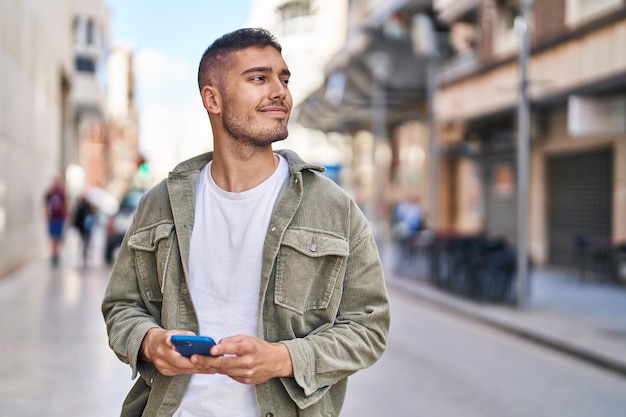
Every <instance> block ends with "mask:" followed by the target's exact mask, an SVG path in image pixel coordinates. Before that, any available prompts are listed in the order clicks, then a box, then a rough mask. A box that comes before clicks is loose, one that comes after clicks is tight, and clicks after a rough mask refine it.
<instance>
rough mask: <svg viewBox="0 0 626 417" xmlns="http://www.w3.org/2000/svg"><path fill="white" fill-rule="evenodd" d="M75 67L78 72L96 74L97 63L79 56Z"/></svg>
mask: <svg viewBox="0 0 626 417" xmlns="http://www.w3.org/2000/svg"><path fill="white" fill-rule="evenodd" d="M74 65H75V67H76V71H80V72H96V63H95V62H94V60H93V59H91V58H87V57H84V56H77V57H76V60H75V62H74Z"/></svg>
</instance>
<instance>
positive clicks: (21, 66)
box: [0, 0, 74, 276]
mask: <svg viewBox="0 0 626 417" xmlns="http://www.w3.org/2000/svg"><path fill="white" fill-rule="evenodd" d="M73 15H74V10H73V2H72V1H43V0H41V1H31V2H15V1H11V0H0V276H2V275H4V274H5V273H7V272H8V271H10V270H12V269H14V268H17V267H18V266H20V265H21V264H22V263H23V262H24V261H25V260H26V259H29V258H30V257H32V256H34V255H35V254H37V253H38V252H39V251H41V250H42V249H43V248H46V249H47V244H48V241H47V237H46V235H45V234H46V228H45V226H44V221H43V219H44V205H43V196H44V193H45V190H46V188H47V187H48V186H49V185H50V184H51V182H52V179H53V178H54V177H55V176H59V175H63V174H64V170H65V167H66V165H65V164H66V159H65V158H66V157H65V153H66V152H65V149H66V148H67V147H69V145H70V142H69V140H70V139H69V138H71V137H72V135H73V134H74V132H73V130H72V124H71V118H72V111H71V97H70V91H71V88H72V78H73V74H74V68H73V67H74V65H73V62H74V49H73V41H72V19H73Z"/></svg>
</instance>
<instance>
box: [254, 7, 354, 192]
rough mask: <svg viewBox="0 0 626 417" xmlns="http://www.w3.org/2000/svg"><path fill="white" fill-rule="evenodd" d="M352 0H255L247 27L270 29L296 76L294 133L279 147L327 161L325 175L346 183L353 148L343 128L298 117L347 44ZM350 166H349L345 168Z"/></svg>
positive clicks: (291, 85) (291, 128)
mask: <svg viewBox="0 0 626 417" xmlns="http://www.w3.org/2000/svg"><path fill="white" fill-rule="evenodd" d="M348 3H349V2H348V0H335V1H326V0H256V1H253V2H252V7H251V13H250V17H249V19H248V24H247V25H248V26H251V27H264V28H266V29H268V30H270V31H271V32H272V33H273V34H274V35H275V36H276V37H277V39H278V41H279V42H280V44H281V46H282V47H283V56H284V58H285V61H286V62H287V64H288V65H289V69H290V71H291V73H292V77H291V79H290V82H289V89H290V91H291V94H292V96H293V100H294V110H293V116H292V117H291V120H290V126H289V137H288V138H287V140H285V141H283V142H281V143H278V144H276V146H275V147H276V149H278V148H281V147H286V148H290V149H293V150H295V151H296V152H298V153H299V154H300V156H302V157H303V158H304V159H305V160H307V161H308V162H312V163H318V164H321V165H324V166H326V168H327V171H326V174H327V175H328V176H329V177H330V178H332V179H333V180H335V181H337V182H342V183H344V184H345V181H344V178H345V177H346V175H349V166H347V162H349V160H350V147H349V146H348V143H347V141H346V136H345V135H344V134H342V133H340V132H330V133H326V132H323V131H322V129H320V128H319V126H312V128H307V127H305V126H303V125H302V124H301V123H299V121H298V117H297V113H298V111H299V110H298V109H299V104H300V103H301V102H302V101H303V100H304V99H305V98H306V97H307V96H309V95H310V94H311V93H312V92H313V91H315V90H316V89H318V88H319V87H320V85H322V84H323V83H324V79H325V74H324V66H325V64H326V63H327V62H328V61H329V60H330V59H331V58H332V56H333V55H334V54H335V53H336V52H337V51H338V50H339V49H341V48H342V46H343V45H344V43H345V41H346V36H347V25H348V16H347V13H348ZM346 168H347V169H346Z"/></svg>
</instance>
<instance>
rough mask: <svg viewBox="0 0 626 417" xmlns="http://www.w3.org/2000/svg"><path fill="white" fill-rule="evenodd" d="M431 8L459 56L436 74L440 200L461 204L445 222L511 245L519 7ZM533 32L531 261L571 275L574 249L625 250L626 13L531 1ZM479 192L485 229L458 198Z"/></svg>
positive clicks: (491, 1)
mask: <svg viewBox="0 0 626 417" xmlns="http://www.w3.org/2000/svg"><path fill="white" fill-rule="evenodd" d="M437 3H438V2H435V5H436V6H437V11H438V12H439V18H440V19H444V20H445V24H446V25H447V26H448V28H449V31H450V34H451V35H452V36H451V39H453V42H452V44H453V45H455V46H456V47H455V49H454V54H453V55H452V57H450V58H449V59H448V60H447V61H443V62H442V63H441V72H440V74H439V80H438V89H437V94H436V108H435V113H436V115H437V124H438V131H439V132H440V137H441V138H445V141H444V140H441V142H442V161H443V162H442V163H443V164H444V165H445V167H446V171H447V172H448V174H449V175H448V177H447V179H446V182H445V184H443V189H444V190H445V192H444V193H445V194H446V195H447V198H446V200H447V201H454V200H455V198H456V202H455V203H454V204H450V205H448V206H447V207H448V210H447V212H446V213H445V216H444V218H445V219H446V223H447V224H448V225H450V226H451V227H455V226H457V225H467V224H471V225H472V226H473V227H475V228H476V229H480V230H484V231H486V232H487V233H489V234H498V235H502V236H505V237H506V238H507V239H509V240H510V241H511V242H515V240H516V236H517V231H516V220H515V219H516V217H517V209H516V196H517V191H516V190H517V189H516V175H517V172H518V167H517V166H516V152H517V146H518V145H517V132H518V131H519V130H518V129H519V126H518V120H517V117H516V115H517V113H516V109H517V103H518V100H519V98H520V96H519V88H518V86H519V83H520V82H521V80H520V75H519V62H518V56H519V44H520V42H519V36H518V33H516V28H515V19H516V17H517V16H519V15H520V4H519V2H512V1H497V0H482V1H461V0H457V1H442V2H439V3H440V4H437ZM518 22H519V21H518ZM528 25H529V30H530V33H531V47H530V56H529V58H528V62H527V65H528V79H527V82H528V84H527V90H528V96H529V99H530V109H531V120H530V144H529V147H530V166H529V168H530V171H529V172H530V187H529V207H528V218H529V239H530V242H529V243H530V251H531V255H532V258H533V260H534V261H536V262H537V263H540V264H545V263H549V264H553V265H561V266H576V265H577V263H578V261H579V259H577V247H578V246H580V245H581V244H585V245H587V244H595V245H597V248H598V249H600V248H601V247H602V246H603V245H610V244H614V243H616V242H620V241H625V240H626V199H625V198H624V196H625V195H626V181H625V180H626V107H625V106H626V101H625V100H626V51H625V50H624V48H623V43H624V42H625V41H626V39H625V36H626V5H625V4H624V2H623V1H621V0H600V1H593V2H591V1H585V0H543V1H537V2H535V4H534V7H533V9H532V13H531V15H530V18H529V19H528ZM468 171H469V172H470V173H471V174H470V175H468ZM474 181H477V182H478V183H479V184H480V188H481V190H480V192H479V193H478V194H479V195H480V203H479V204H478V207H479V210H480V212H481V213H480V216H479V218H480V219H481V220H480V221H479V222H477V223H475V224H472V223H473V222H472V221H470V220H469V219H467V218H466V216H467V215H468V213H471V207H470V206H469V205H470V204H473V203H472V202H471V201H464V200H463V199H462V198H458V194H457V197H455V193H454V192H453V191H454V190H459V189H463V190H467V189H470V188H472V186H471V185H470V184H468V182H472V184H473V182H474ZM451 208H452V209H451ZM584 242H586V243H584Z"/></svg>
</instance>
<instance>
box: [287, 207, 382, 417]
mask: <svg viewBox="0 0 626 417" xmlns="http://www.w3.org/2000/svg"><path fill="white" fill-rule="evenodd" d="M353 209H354V210H353V211H352V216H351V217H352V219H351V224H352V226H351V227H352V230H353V233H352V235H353V237H352V238H351V239H350V248H349V254H348V258H347V265H346V269H345V276H344V277H343V285H342V288H341V292H342V295H341V301H340V305H339V309H338V313H337V316H336V319H335V321H334V323H328V325H327V326H325V327H324V328H322V329H318V330H317V331H315V332H314V333H313V334H310V335H308V336H306V337H304V338H296V339H292V340H285V341H283V343H284V344H286V345H287V347H288V349H289V352H290V355H291V359H292V363H293V371H294V378H283V379H282V382H283V385H284V386H285V388H286V390H287V392H288V393H289V395H290V397H291V398H292V399H293V400H294V401H295V402H296V404H297V405H298V406H299V407H300V408H306V407H308V406H310V405H311V404H314V403H315V402H317V401H318V400H319V399H320V398H321V397H322V396H323V395H324V394H326V393H327V391H328V390H329V389H330V387H332V386H333V385H335V384H337V383H338V382H340V381H342V380H344V379H345V378H347V377H348V376H350V375H351V374H353V373H355V372H356V371H358V370H361V369H364V368H367V367H369V366H371V365H373V364H374V363H375V362H376V361H377V360H378V359H379V358H380V356H381V355H382V354H383V352H384V350H385V349H386V345H387V335H388V332H389V325H390V306H389V299H388V295H387V291H386V287H385V282H384V275H383V268H382V264H381V261H380V257H379V254H378V249H377V247H376V243H375V240H374V237H373V235H372V233H371V231H370V229H369V226H368V224H367V221H366V219H365V217H364V216H363V214H362V213H361V211H360V210H358V208H356V207H355V206H353Z"/></svg>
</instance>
